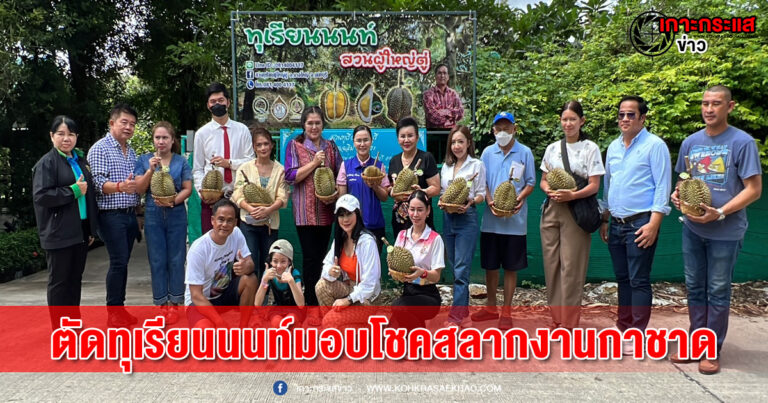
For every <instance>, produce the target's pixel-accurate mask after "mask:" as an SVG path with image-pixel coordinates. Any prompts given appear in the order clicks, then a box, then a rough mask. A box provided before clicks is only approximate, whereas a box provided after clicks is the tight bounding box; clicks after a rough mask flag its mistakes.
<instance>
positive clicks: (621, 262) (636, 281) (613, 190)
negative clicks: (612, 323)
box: [600, 96, 672, 354]
mask: <svg viewBox="0 0 768 403" xmlns="http://www.w3.org/2000/svg"><path fill="white" fill-rule="evenodd" d="M647 113H648V105H647V104H646V103H645V100H644V99H643V98H641V97H637V96H625V97H623V98H622V99H621V101H620V102H619V113H618V122H619V130H620V131H621V136H619V137H618V138H616V139H615V140H613V142H611V145H610V146H608V152H607V155H606V157H605V178H604V187H603V197H604V198H605V200H606V202H607V207H608V212H610V216H611V222H610V228H609V226H608V219H607V218H608V217H607V216H608V214H605V215H604V219H603V225H602V226H601V227H600V237H601V238H602V239H603V241H604V242H607V243H608V250H609V252H610V253H611V260H612V261H613V271H614V273H615V274H616V282H617V283H618V284H619V318H618V320H617V321H616V327H618V328H619V330H620V331H622V332H623V331H625V330H627V329H629V328H637V329H640V330H643V331H644V330H645V328H646V327H647V326H648V320H649V319H650V318H651V302H652V300H653V294H652V291H651V266H652V264H653V255H654V254H655V253H656V241H657V238H658V235H659V227H660V226H661V220H662V219H663V218H664V216H665V215H667V214H669V211H670V207H669V192H670V188H671V177H672V173H671V170H670V165H671V161H670V158H669V149H668V148H667V145H666V144H665V143H664V141H663V140H662V139H661V138H659V137H658V136H656V135H654V134H651V133H649V132H648V130H646V129H645V127H644V125H645V117H646V114H647ZM624 353H625V354H631V353H632V351H631V348H630V344H625V350H624Z"/></svg>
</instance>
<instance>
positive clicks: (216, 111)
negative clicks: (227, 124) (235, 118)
mask: <svg viewBox="0 0 768 403" xmlns="http://www.w3.org/2000/svg"><path fill="white" fill-rule="evenodd" d="M211 113H212V114H213V116H216V117H217V118H220V117H222V116H224V115H226V114H227V107H226V106H224V105H222V104H216V105H213V106H212V107H211Z"/></svg>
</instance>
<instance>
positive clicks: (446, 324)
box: [443, 316, 472, 329]
mask: <svg viewBox="0 0 768 403" xmlns="http://www.w3.org/2000/svg"><path fill="white" fill-rule="evenodd" d="M451 326H458V327H459V328H460V329H466V328H468V327H472V319H469V316H467V317H465V318H464V319H462V320H461V322H454V321H453V320H451V319H450V318H449V319H448V320H446V321H445V322H443V327H451Z"/></svg>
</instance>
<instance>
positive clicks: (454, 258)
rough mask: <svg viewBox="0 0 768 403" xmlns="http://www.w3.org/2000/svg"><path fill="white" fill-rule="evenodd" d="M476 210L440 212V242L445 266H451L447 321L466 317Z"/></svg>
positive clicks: (475, 244) (472, 208)
mask: <svg viewBox="0 0 768 403" xmlns="http://www.w3.org/2000/svg"><path fill="white" fill-rule="evenodd" d="M478 232H479V226H478V223H477V208H475V207H470V208H469V209H468V210H467V211H466V212H465V213H464V214H448V213H445V212H443V241H444V242H445V255H446V258H447V259H448V264H450V265H451V267H453V277H454V280H453V308H451V313H450V315H449V317H448V319H449V320H451V321H454V322H460V321H461V320H462V319H464V318H465V317H467V315H469V308H468V306H469V274H470V272H471V271H472V258H473V257H474V255H475V247H476V246H477V234H478Z"/></svg>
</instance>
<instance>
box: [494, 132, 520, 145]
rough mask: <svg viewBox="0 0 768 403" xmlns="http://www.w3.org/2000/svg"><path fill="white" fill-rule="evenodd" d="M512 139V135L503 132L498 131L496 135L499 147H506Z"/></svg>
mask: <svg viewBox="0 0 768 403" xmlns="http://www.w3.org/2000/svg"><path fill="white" fill-rule="evenodd" d="M514 137H515V136H514V135H513V134H510V133H507V132H505V131H500V132H498V133H496V142H497V143H499V146H501V147H506V146H507V144H509V142H510V141H512V139H513V138H514Z"/></svg>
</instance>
